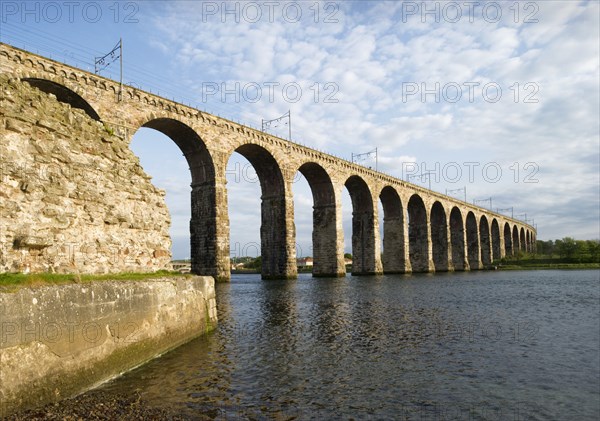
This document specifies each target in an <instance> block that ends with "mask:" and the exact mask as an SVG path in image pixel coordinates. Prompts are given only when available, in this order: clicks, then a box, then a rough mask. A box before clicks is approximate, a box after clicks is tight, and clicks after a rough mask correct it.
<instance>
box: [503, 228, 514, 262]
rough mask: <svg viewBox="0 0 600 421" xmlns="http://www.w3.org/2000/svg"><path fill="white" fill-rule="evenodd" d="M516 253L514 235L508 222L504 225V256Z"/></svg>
mask: <svg viewBox="0 0 600 421" xmlns="http://www.w3.org/2000/svg"><path fill="white" fill-rule="evenodd" d="M513 253H514V250H513V242H512V235H511V231H510V225H509V223H508V222H505V223H504V254H505V255H506V256H512V255H513Z"/></svg>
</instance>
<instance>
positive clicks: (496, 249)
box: [492, 218, 502, 261]
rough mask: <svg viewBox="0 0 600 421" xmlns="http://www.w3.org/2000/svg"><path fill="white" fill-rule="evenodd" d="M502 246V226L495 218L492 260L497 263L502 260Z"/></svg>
mask: <svg viewBox="0 0 600 421" xmlns="http://www.w3.org/2000/svg"><path fill="white" fill-rule="evenodd" d="M501 250H502V249H501V245H500V226H499V225H498V220H497V219H496V218H494V219H493V220H492V260H493V261H497V260H500V259H501V258H502V252H501Z"/></svg>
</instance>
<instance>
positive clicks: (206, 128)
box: [0, 44, 536, 280]
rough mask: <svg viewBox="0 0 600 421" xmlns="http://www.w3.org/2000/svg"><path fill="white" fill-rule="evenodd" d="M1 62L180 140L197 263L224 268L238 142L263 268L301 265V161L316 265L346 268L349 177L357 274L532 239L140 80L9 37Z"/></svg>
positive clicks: (476, 257) (327, 272) (200, 267)
mask: <svg viewBox="0 0 600 421" xmlns="http://www.w3.org/2000/svg"><path fill="white" fill-rule="evenodd" d="M0 70H1V73H7V74H9V75H10V76H11V77H12V78H16V79H20V80H21V81H27V82H28V83H29V84H30V85H32V86H34V87H36V88H38V89H40V90H41V91H44V92H47V93H51V94H54V95H55V96H56V98H57V99H58V101H61V102H66V103H69V104H70V105H71V107H73V108H79V109H82V110H84V111H85V113H86V114H87V115H88V116H89V117H90V118H92V119H94V120H97V121H101V122H102V123H103V124H104V125H106V126H108V127H110V128H111V129H112V130H114V131H115V132H116V133H117V134H118V135H119V136H121V137H123V138H124V139H126V141H127V142H129V141H130V140H131V137H132V136H133V134H134V133H135V132H136V131H137V130H138V129H139V128H140V127H148V128H152V129H155V130H158V131H160V132H162V133H164V134H165V135H167V136H168V137H170V138H171V139H172V140H173V142H175V143H176V144H177V146H178V147H179V148H180V149H181V151H182V153H183V155H184V156H185V158H186V160H187V162H188V164H189V167H190V172H191V178H192V183H191V202H192V216H191V221H190V235H191V255H192V256H191V257H192V271H193V272H194V273H197V274H202V275H212V276H214V277H215V278H216V279H217V280H227V279H229V277H230V263H229V218H228V210H227V188H226V178H225V173H226V165H227V162H228V160H229V157H230V156H231V154H232V153H233V152H238V153H240V154H241V155H243V156H244V157H245V158H247V159H248V161H250V163H251V164H252V165H253V167H254V168H255V170H256V173H257V175H258V177H259V180H260V186H261V191H262V196H261V200H262V211H261V213H262V224H261V228H260V234H261V254H262V258H263V267H262V276H263V278H264V279H274V278H293V277H295V276H296V275H297V268H296V251H295V226H294V208H293V204H294V202H293V197H292V183H293V181H294V178H295V176H296V174H297V172H300V173H301V174H302V175H303V176H304V177H305V178H306V180H307V181H308V184H309V185H310V188H311V191H312V196H313V203H314V208H313V209H314V210H313V234H312V238H313V259H314V267H313V275H314V276H343V275H344V274H345V265H344V258H343V254H344V247H343V245H344V241H343V229H342V212H341V199H340V197H341V194H342V190H343V189H344V188H346V189H347V190H348V192H349V194H350V197H351V199H352V208H353V209H352V210H353V213H352V215H353V216H352V254H353V269H352V272H353V274H357V275H363V274H365V275H366V274H380V273H408V272H437V271H452V270H460V271H463V270H474V269H482V268H485V267H486V266H487V265H490V264H491V263H492V261H494V260H497V259H500V258H501V257H504V256H505V255H513V254H515V253H516V252H518V251H531V250H533V248H534V247H535V240H536V231H535V229H534V228H533V227H532V226H530V225H528V224H526V223H523V222H522V221H519V220H516V219H513V218H510V217H507V216H505V215H502V214H498V213H494V212H492V211H490V210H488V209H484V208H481V207H478V206H475V205H472V204H470V203H466V202H463V201H461V200H458V199H455V198H452V197H448V196H445V195H443V194H440V193H437V192H434V191H431V190H427V189H425V188H422V187H420V186H416V185H413V184H410V183H408V182H405V181H403V180H400V179H397V178H394V177H392V176H389V175H386V174H382V173H379V172H376V171H373V170H371V169H369V168H365V167H362V166H360V165H356V164H353V163H350V162H348V161H345V160H342V159H340V158H337V157H334V156H332V155H328V154H326V153H322V152H319V151H316V150H313V149H310V148H308V147H305V146H301V145H298V144H295V143H293V142H290V141H286V140H284V139H281V138H278V137H275V136H271V135H269V134H267V133H263V132H261V131H258V130H255V129H253V128H250V127H247V126H244V125H241V124H238V123H234V122H232V121H229V120H227V119H224V118H219V117H216V116H214V115H211V114H208V113H205V112H203V111H200V110H197V109H194V108H190V107H188V106H185V105H182V104H179V103H176V102H173V101H170V100H167V99H165V98H161V97H159V96H157V95H153V94H150V93H148V92H145V91H142V90H139V89H135V88H132V87H129V86H123V91H122V97H121V98H119V84H118V83H117V82H115V81H113V80H110V79H106V78H103V77H101V76H98V75H95V74H91V73H89V72H86V71H83V70H80V69H77V68H74V67H71V66H68V65H65V64H61V63H59V62H56V61H53V60H51V59H47V58H44V57H41V56H38V55H35V54H33V53H30V52H27V51H23V50H20V49H17V48H14V47H12V46H8V45H6V44H0ZM378 200H381V203H382V207H383V215H379V214H378V206H377V205H378ZM381 223H383V233H384V234H383V251H382V250H381V246H380V244H381V239H380V238H379V237H380V234H379V233H380V230H379V224H381Z"/></svg>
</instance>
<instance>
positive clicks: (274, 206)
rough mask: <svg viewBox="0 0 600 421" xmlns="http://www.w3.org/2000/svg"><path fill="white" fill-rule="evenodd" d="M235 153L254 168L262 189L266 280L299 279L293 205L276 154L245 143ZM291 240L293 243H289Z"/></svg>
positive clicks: (263, 262)
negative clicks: (289, 238) (297, 276)
mask: <svg viewBox="0 0 600 421" xmlns="http://www.w3.org/2000/svg"><path fill="white" fill-rule="evenodd" d="M235 152H237V153H239V154H240V155H242V156H243V157H244V158H246V159H247V160H248V161H249V162H250V164H251V165H252V166H253V167H254V170H255V171H256V175H257V176H258V180H259V183H260V189H261V225H260V241H261V243H260V244H261V245H260V250H261V257H262V278H263V279H287V278H294V277H296V265H295V260H296V250H295V233H294V232H293V224H291V227H290V226H289V225H288V224H287V219H288V217H289V218H291V219H292V220H293V204H292V203H288V201H287V200H286V186H285V181H284V178H283V173H282V171H281V167H280V166H279V163H278V162H277V160H276V159H275V157H274V156H273V154H272V153H271V152H270V151H268V150H267V149H265V148H264V147H262V146H260V145H257V144H254V143H244V144H242V145H240V146H238V147H237V148H236V149H235ZM288 237H291V241H288Z"/></svg>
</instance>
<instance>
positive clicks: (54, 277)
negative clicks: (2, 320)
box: [0, 270, 193, 292]
mask: <svg viewBox="0 0 600 421" xmlns="http://www.w3.org/2000/svg"><path fill="white" fill-rule="evenodd" d="M182 276H193V275H190V274H183V273H180V272H174V271H168V270H160V271H158V272H151V273H113V274H110V273H108V274H103V275H79V274H62V273H31V274H25V273H0V292H15V291H17V290H18V289H19V288H24V287H40V286H48V285H63V284H80V283H89V282H93V281H145V280H147V279H156V278H168V277H182Z"/></svg>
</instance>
